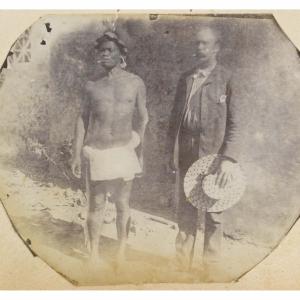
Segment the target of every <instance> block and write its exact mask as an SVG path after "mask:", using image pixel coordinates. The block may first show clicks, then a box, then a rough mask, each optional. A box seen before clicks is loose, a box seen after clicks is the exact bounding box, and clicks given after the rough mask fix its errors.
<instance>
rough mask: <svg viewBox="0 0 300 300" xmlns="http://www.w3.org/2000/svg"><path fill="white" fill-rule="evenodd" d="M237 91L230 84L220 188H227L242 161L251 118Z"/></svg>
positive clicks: (219, 176)
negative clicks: (247, 128) (237, 165)
mask: <svg viewBox="0 0 300 300" xmlns="http://www.w3.org/2000/svg"><path fill="white" fill-rule="evenodd" d="M237 91H238V89H237V87H235V86H234V85H233V84H232V82H229V84H228V92H227V98H228V102H227V122H226V131H225V137H224V142H223V145H222V149H221V154H222V156H223V159H222V160H221V163H220V166H219V169H218V171H217V174H218V176H217V179H216V184H218V185H219V186H220V187H225V186H226V184H227V183H228V182H230V181H231V180H232V176H233V172H234V170H235V163H236V162H238V161H239V160H240V159H239V157H240V154H241V151H242V146H243V138H244V136H245V134H243V133H244V130H245V126H246V122H247V120H249V118H250V117H249V115H250V112H249V110H248V109H247V107H246V101H245V100H244V99H243V97H240V96H239V95H238V93H237Z"/></svg>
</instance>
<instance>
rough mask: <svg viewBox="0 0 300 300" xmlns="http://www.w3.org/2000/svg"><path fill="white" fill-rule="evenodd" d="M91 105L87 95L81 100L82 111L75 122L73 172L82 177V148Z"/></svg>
mask: <svg viewBox="0 0 300 300" xmlns="http://www.w3.org/2000/svg"><path fill="white" fill-rule="evenodd" d="M89 114H90V107H89V101H88V98H87V97H86V96H84V97H83V98H82V100H81V106H80V113H79V115H78V117H77V120H76V124H75V134H74V143H73V157H72V162H71V169H72V173H73V175H74V176H75V177H77V178H80V177H81V150H82V146H83V141H84V138H85V134H86V131H87V127H88V122H89Z"/></svg>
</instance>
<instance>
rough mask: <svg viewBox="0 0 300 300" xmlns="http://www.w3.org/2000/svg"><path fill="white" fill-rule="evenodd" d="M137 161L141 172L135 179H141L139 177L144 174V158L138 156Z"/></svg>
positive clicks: (140, 155)
mask: <svg viewBox="0 0 300 300" xmlns="http://www.w3.org/2000/svg"><path fill="white" fill-rule="evenodd" d="M138 160H139V163H140V166H141V170H142V171H141V172H140V173H138V174H136V176H135V177H137V178H141V177H143V174H144V156H143V154H139V155H138Z"/></svg>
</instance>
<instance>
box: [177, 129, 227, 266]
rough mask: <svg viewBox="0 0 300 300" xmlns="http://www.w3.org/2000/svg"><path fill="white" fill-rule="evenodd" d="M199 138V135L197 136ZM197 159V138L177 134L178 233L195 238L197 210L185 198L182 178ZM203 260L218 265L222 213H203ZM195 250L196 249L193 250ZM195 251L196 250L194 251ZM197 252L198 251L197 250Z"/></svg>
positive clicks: (183, 133)
mask: <svg viewBox="0 0 300 300" xmlns="http://www.w3.org/2000/svg"><path fill="white" fill-rule="evenodd" d="M198 136H199V134H198ZM198 159H199V138H198V137H197V135H192V134H190V133H189V132H188V131H186V130H181V132H180V134H179V176H180V177H179V178H180V180H179V184H180V186H179V202H178V208H177V219H178V227H179V231H181V232H184V233H185V234H186V235H193V236H194V237H195V236H196V232H197V223H198V222H197V219H198V210H197V208H195V207H194V206H192V205H191V204H190V203H189V202H188V201H187V200H186V197H185V193H184V186H183V182H184V177H185V175H186V173H187V170H188V168H189V167H190V166H191V165H192V164H193V163H194V162H195V161H196V160H198ZM203 216H204V245H203V259H204V262H205V263H208V264H210V263H212V264H213V263H218V260H219V258H220V254H221V241H222V237H223V229H222V213H209V212H206V213H204V215H203ZM195 250H196V249H195ZM196 251H197V250H196ZM198 251H199V250H198Z"/></svg>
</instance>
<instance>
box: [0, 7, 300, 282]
mask: <svg viewBox="0 0 300 300" xmlns="http://www.w3.org/2000/svg"><path fill="white" fill-rule="evenodd" d="M299 99H300V59H299V52H298V51H297V49H296V47H295V46H294V45H293V44H292V42H291V41H290V40H289V38H288V37H287V36H286V35H285V33H284V32H283V31H282V30H281V28H280V27H279V25H278V24H277V22H276V20H275V19H274V17H273V16H272V15H271V14H227V15H226V14H215V15H210V14H206V15H205V14H190V15H185V14H150V13H146V12H145V13H140V14H119V15H113V14H104V13H103V14H73V15H71V14H70V15H68V14H65V15H47V16H44V17H42V18H40V19H39V20H37V21H36V22H35V23H34V24H32V25H31V26H30V27H29V28H27V29H26V30H25V31H24V32H23V33H22V34H21V35H20V36H19V37H18V39H17V40H16V41H15V43H14V44H13V45H12V47H11V49H10V51H9V53H8V54H7V57H6V60H5V61H4V62H3V64H2V67H1V73H0V103H1V107H0V139H1V143H0V193H1V194H0V197H1V203H2V204H3V207H4V208H5V211H6V213H7V216H8V217H9V219H10V221H11V223H12V225H13V227H14V229H15V231H16V233H17V234H18V235H19V237H20V238H21V239H22V241H23V243H24V247H27V248H28V250H29V251H30V252H31V253H32V254H33V255H34V256H37V257H39V258H40V259H41V260H43V261H44V262H45V263H46V264H47V265H49V266H50V267H51V268H52V269H53V270H55V271H56V272H57V273H59V274H60V275H62V276H63V277H64V278H66V279H67V280H68V281H69V282H71V283H72V284H74V285H77V286H103V285H112V286H114V285H120V284H122V285H125V284H135V285H141V284H158V283H224V282H225V283H228V282H236V281H238V280H239V279H240V278H242V277H243V276H244V275H245V274H246V273H248V272H249V271H250V270H252V269H253V268H255V267H256V266H257V265H258V264H259V263H260V262H262V261H263V260H264V259H265V258H266V257H267V256H269V255H270V254H271V253H272V251H273V250H274V249H275V248H276V247H277V246H278V245H279V244H280V242H281V241H282V239H283V238H284V237H285V236H286V235H287V233H288V232H289V231H290V229H291V228H292V226H293V225H294V224H295V222H296V220H297V219H298V217H299V212H300V205H299V194H300V190H299V179H300V165H299V163H300V157H299V151H298V149H299V146H300V124H299Z"/></svg>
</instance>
